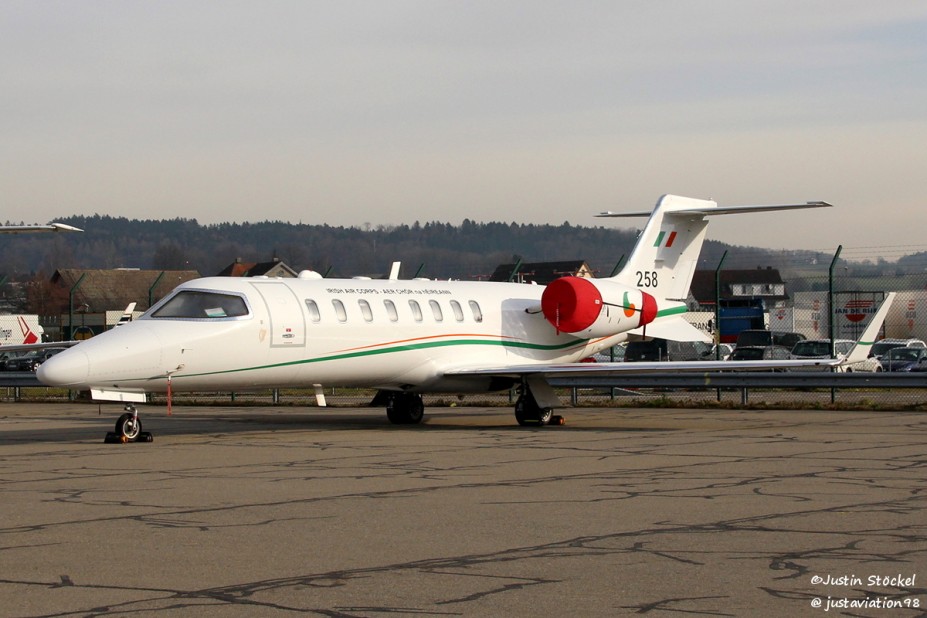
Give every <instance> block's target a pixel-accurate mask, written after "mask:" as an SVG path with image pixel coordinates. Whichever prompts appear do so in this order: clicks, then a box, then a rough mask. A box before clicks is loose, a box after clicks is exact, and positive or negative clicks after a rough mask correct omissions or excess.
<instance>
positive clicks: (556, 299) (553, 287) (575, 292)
mask: <svg viewBox="0 0 927 618" xmlns="http://www.w3.org/2000/svg"><path fill="white" fill-rule="evenodd" d="M541 311H542V312H543V313H544V317H545V318H547V321H548V322H550V323H551V324H553V326H554V328H556V329H557V330H558V331H563V332H566V333H575V332H579V331H581V330H585V329H587V328H589V327H590V326H591V325H592V323H593V322H595V321H596V319H597V318H598V317H599V312H601V311H602V294H601V293H600V292H599V290H598V288H596V286H595V285H594V284H593V283H592V282H591V281H589V280H588V279H583V278H582V277H561V278H559V279H555V280H554V281H552V282H550V283H549V284H548V285H547V287H546V288H545V289H544V293H543V294H542V295H541Z"/></svg>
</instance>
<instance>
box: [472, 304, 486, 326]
mask: <svg viewBox="0 0 927 618" xmlns="http://www.w3.org/2000/svg"><path fill="white" fill-rule="evenodd" d="M470 311H471V312H473V320H474V321H475V322H482V321H483V310H482V309H480V304H479V303H478V302H476V301H475V300H471V301H470Z"/></svg>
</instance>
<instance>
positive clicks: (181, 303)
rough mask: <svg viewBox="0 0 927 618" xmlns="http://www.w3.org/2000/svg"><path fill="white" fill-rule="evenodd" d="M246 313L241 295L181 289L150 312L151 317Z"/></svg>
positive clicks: (202, 316) (212, 315)
mask: <svg viewBox="0 0 927 618" xmlns="http://www.w3.org/2000/svg"><path fill="white" fill-rule="evenodd" d="M243 315H248V306H247V305H246V304H245V301H244V299H243V298H242V297H241V296H235V295H233V294H219V293H217V292H197V291H195V290H182V291H180V292H178V293H177V295H176V296H174V297H173V298H171V299H170V300H168V301H167V302H166V303H164V304H163V305H162V306H161V307H160V308H158V310H157V311H155V312H154V313H152V314H151V317H153V318H207V319H216V318H234V317H239V316H243Z"/></svg>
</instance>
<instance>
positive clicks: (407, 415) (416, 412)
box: [386, 393, 425, 425]
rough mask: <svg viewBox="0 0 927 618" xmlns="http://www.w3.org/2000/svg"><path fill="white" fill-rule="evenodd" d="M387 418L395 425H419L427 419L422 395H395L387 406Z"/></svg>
mask: <svg viewBox="0 0 927 618" xmlns="http://www.w3.org/2000/svg"><path fill="white" fill-rule="evenodd" d="M386 418H388V419H389V422H391V423H393V424H394V425H418V424H419V423H421V422H422V419H423V418H425V402H423V401H422V397H421V395H410V394H405V393H404V394H400V395H395V396H393V397H392V399H391V400H390V402H389V404H387V406H386Z"/></svg>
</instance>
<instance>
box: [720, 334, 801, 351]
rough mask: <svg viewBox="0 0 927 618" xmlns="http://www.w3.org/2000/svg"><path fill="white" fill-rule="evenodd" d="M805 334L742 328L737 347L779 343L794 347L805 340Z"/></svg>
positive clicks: (779, 344) (790, 347)
mask: <svg viewBox="0 0 927 618" xmlns="http://www.w3.org/2000/svg"><path fill="white" fill-rule="evenodd" d="M804 339H805V336H804V335H802V334H801V333H790V332H785V331H776V330H757V329H748V330H742V331H740V333H739V334H738V335H737V345H736V346H734V347H735V349H736V348H739V347H742V346H763V347H766V346H771V345H778V346H783V347H786V348H788V349H790V350H791V349H792V348H793V347H794V346H795V344H796V343H798V342H799V341H803V340H804Z"/></svg>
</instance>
